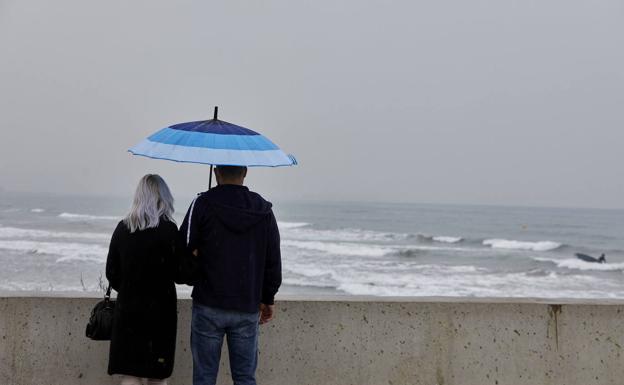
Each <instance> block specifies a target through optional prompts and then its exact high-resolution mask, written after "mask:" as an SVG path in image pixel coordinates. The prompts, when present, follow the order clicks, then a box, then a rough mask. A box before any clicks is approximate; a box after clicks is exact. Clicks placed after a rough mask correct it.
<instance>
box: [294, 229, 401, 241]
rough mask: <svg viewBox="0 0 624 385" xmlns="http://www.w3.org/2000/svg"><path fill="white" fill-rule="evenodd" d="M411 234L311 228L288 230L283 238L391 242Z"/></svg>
mask: <svg viewBox="0 0 624 385" xmlns="http://www.w3.org/2000/svg"><path fill="white" fill-rule="evenodd" d="M409 237H410V236H409V234H401V233H384V232H378V231H370V230H361V229H336V230H317V229H311V228H306V227H303V228H301V227H300V228H287V229H286V231H283V234H282V238H285V239H295V240H307V241H343V242H389V241H394V240H405V239H408V238H409Z"/></svg>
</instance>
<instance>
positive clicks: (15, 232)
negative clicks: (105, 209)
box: [0, 226, 111, 240]
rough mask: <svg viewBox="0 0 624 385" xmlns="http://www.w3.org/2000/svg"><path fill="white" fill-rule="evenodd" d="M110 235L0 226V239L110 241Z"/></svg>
mask: <svg viewBox="0 0 624 385" xmlns="http://www.w3.org/2000/svg"><path fill="white" fill-rule="evenodd" d="M110 237H111V235H110V234H106V233H87V232H85V233H75V232H71V233H70V232H64V231H47V230H35V229H23V228H19V227H3V226H0V238H28V239H33V238H52V239H91V240H110Z"/></svg>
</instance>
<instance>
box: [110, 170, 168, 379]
mask: <svg viewBox="0 0 624 385" xmlns="http://www.w3.org/2000/svg"><path fill="white" fill-rule="evenodd" d="M172 215H173V197H172V196H171V192H170V191H169V187H167V184H166V183H165V181H164V180H163V179H162V178H161V177H160V176H158V175H154V174H148V175H145V176H144V177H143V178H141V180H140V181H139V185H138V187H137V189H136V194H135V196H134V202H133V204H132V208H131V209H130V213H129V214H128V216H126V217H125V218H124V219H123V220H122V221H121V222H119V224H118V225H117V228H116V229H115V232H114V233H113V237H112V239H111V243H110V249H109V252H108V259H107V261H106V278H108V281H109V283H110V285H111V286H112V287H113V289H115V290H116V291H117V293H118V295H117V304H116V306H115V315H114V321H113V331H112V336H111V344H110V356H109V362H108V374H110V375H113V374H121V375H122V379H121V384H122V385H131V384H141V383H142V381H143V379H147V383H148V384H166V383H167V381H166V378H168V377H169V376H171V372H172V370H173V358H174V353H175V343H176V323H177V308H176V304H177V300H176V290H175V284H174V279H175V277H174V275H175V274H174V272H175V271H176V265H177V264H176V258H175V253H176V239H177V231H178V229H177V226H176V224H175V222H174V220H173V217H172Z"/></svg>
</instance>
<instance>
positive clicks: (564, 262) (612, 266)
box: [533, 257, 624, 271]
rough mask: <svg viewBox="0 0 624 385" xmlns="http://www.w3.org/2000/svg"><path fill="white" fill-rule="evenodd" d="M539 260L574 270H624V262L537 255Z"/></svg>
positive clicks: (536, 259)
mask: <svg viewBox="0 0 624 385" xmlns="http://www.w3.org/2000/svg"><path fill="white" fill-rule="evenodd" d="M533 260H535V261H538V262H548V263H554V264H555V265H557V267H562V268H566V269H572V270H595V271H624V262H620V263H595V262H585V261H583V260H580V259H577V258H566V259H555V258H540V257H535V258H533Z"/></svg>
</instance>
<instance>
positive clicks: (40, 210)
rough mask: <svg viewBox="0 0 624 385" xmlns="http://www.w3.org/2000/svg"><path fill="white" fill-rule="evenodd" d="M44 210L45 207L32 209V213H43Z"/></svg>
mask: <svg viewBox="0 0 624 385" xmlns="http://www.w3.org/2000/svg"><path fill="white" fill-rule="evenodd" d="M44 211H45V209H30V212H31V213H42V212H44Z"/></svg>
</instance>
